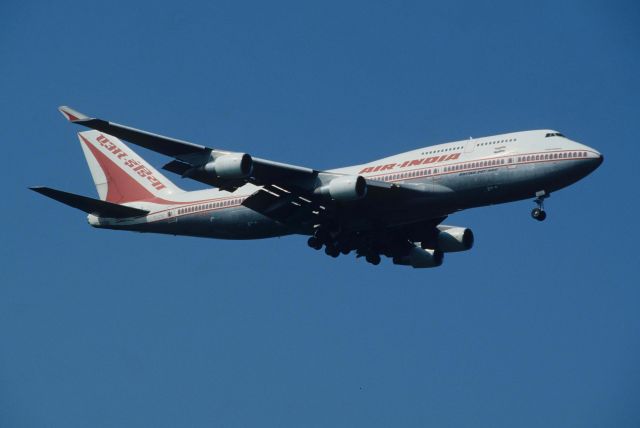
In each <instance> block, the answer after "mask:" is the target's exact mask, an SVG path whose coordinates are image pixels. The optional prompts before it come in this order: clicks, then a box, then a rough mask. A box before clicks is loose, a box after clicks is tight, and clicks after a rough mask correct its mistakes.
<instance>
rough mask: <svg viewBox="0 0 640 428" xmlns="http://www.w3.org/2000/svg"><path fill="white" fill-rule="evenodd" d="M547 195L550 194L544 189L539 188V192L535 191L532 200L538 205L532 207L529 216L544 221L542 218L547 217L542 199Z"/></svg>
mask: <svg viewBox="0 0 640 428" xmlns="http://www.w3.org/2000/svg"><path fill="white" fill-rule="evenodd" d="M549 196H551V195H550V194H548V193H547V192H545V191H544V190H540V191H539V192H536V198H535V199H534V200H533V202H535V203H536V205H538V208H534V209H533V210H532V211H531V217H533V218H534V219H536V220H538V221H544V219H545V218H547V213H546V212H545V210H544V200H545V199H547V198H548V197H549Z"/></svg>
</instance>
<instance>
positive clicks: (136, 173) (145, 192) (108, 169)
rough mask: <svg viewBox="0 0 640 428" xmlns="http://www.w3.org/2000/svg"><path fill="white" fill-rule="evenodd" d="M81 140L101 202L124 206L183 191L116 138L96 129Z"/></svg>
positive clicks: (164, 197)
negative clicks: (128, 203)
mask: <svg viewBox="0 0 640 428" xmlns="http://www.w3.org/2000/svg"><path fill="white" fill-rule="evenodd" d="M78 137H79V139H80V145H81V146H82V151H83V152H84V156H85V158H86V159H87V163H88V164H89V169H90V170H91V176H92V177H93V181H94V183H95V185H96V188H97V189H98V194H99V195H100V199H101V200H103V201H107V202H113V203H116V204H123V203H126V202H133V201H140V200H146V199H154V198H160V199H166V198H167V197H169V196H171V195H173V194H175V193H180V192H183V190H182V189H180V188H179V187H177V186H176V185H175V184H173V183H172V182H171V181H169V179H167V178H166V177H165V176H164V175H162V174H161V173H160V172H158V171H157V170H156V169H155V168H153V167H152V166H151V165H149V164H148V163H147V162H145V161H144V159H142V158H141V157H140V156H138V155H137V154H136V153H135V152H134V151H133V150H131V149H130V148H129V147H127V145H125V144H124V143H123V142H122V141H120V140H118V139H117V138H116V137H114V136H111V135H109V134H104V133H102V132H100V131H95V130H92V131H84V132H80V133H78Z"/></svg>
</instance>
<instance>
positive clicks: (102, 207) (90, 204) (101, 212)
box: [29, 187, 149, 218]
mask: <svg viewBox="0 0 640 428" xmlns="http://www.w3.org/2000/svg"><path fill="white" fill-rule="evenodd" d="M29 189H31V190H33V191H34V192H38V193H40V194H41V195H44V196H47V197H49V198H51V199H55V200H56V201H58V202H62V203H63V204H66V205H69V206H70V207H73V208H77V209H79V210H81V211H84V212H86V213H87V214H93V215H96V216H98V217H109V218H126V217H140V216H145V215H147V214H149V211H145V210H140V209H137V208H131V207H127V206H124V205H118V204H114V203H111V202H106V201H101V200H99V199H93V198H88V197H86V196H80V195H76V194H74V193H68V192H63V191H62V190H56V189H52V188H50V187H29Z"/></svg>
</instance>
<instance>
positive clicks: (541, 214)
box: [531, 208, 547, 221]
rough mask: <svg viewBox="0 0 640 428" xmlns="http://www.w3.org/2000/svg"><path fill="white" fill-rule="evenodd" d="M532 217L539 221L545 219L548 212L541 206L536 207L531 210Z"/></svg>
mask: <svg viewBox="0 0 640 428" xmlns="http://www.w3.org/2000/svg"><path fill="white" fill-rule="evenodd" d="M531 217H533V218H534V219H536V220H538V221H544V219H545V218H547V213H546V212H545V211H544V210H542V209H540V208H534V209H533V210H532V211H531Z"/></svg>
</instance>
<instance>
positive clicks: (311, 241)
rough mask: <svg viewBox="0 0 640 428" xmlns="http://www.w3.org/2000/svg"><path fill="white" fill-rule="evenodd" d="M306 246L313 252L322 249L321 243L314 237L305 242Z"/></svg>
mask: <svg viewBox="0 0 640 428" xmlns="http://www.w3.org/2000/svg"><path fill="white" fill-rule="evenodd" d="M307 245H308V246H310V247H311V248H313V249H314V250H319V249H320V248H322V241H320V240H319V239H318V238H316V237H315V236H312V237H311V238H309V239H308V240H307Z"/></svg>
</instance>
